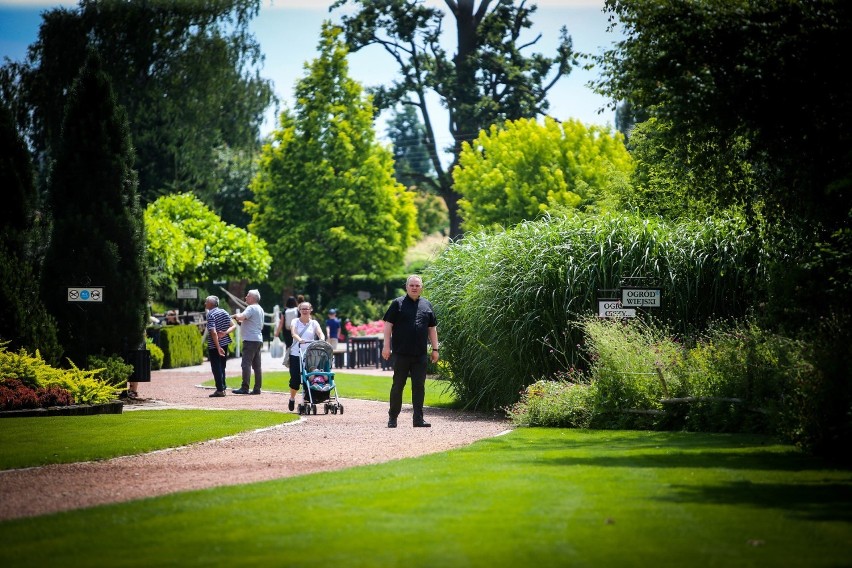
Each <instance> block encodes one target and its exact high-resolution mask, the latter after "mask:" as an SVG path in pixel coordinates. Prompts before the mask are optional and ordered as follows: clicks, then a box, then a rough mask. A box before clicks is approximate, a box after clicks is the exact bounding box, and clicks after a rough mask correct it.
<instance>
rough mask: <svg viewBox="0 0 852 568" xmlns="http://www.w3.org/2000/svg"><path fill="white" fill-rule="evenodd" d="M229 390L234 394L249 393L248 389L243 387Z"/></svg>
mask: <svg viewBox="0 0 852 568" xmlns="http://www.w3.org/2000/svg"><path fill="white" fill-rule="evenodd" d="M231 392H232V393H234V394H248V393H249V391H248V389H243V388H239V389H234V390H232V391H231Z"/></svg>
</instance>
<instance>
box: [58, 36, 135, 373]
mask: <svg viewBox="0 0 852 568" xmlns="http://www.w3.org/2000/svg"><path fill="white" fill-rule="evenodd" d="M133 160H134V154H133V148H132V145H131V140H130V135H129V128H128V123H127V118H126V115H125V113H124V110H123V109H122V108H121V107H120V106H119V105H118V104H117V103H116V100H115V96H114V94H113V91H112V87H111V85H110V81H109V78H108V76H107V75H106V74H105V73H104V72H103V69H102V62H101V58H100V56H99V55H98V54H97V53H96V52H95V51H94V50H90V52H89V55H88V57H87V59H86V63H85V64H84V65H83V67H82V69H81V71H80V74H79V76H78V77H77V80H76V81H75V82H74V86H73V87H72V89H71V92H70V93H69V98H68V104H67V105H66V107H65V119H64V121H63V126H62V135H61V140H60V143H59V148H58V152H57V155H56V162H55V163H54V166H53V169H52V172H51V178H50V187H49V197H48V201H49V207H50V210H51V212H52V215H53V230H52V234H51V242H50V245H49V247H48V250H47V254H46V258H45V266H44V278H43V281H42V297H43V298H44V301H45V304H46V305H47V306H48V307H49V309H50V311H51V313H52V314H54V315H55V316H56V318H57V321H58V326H59V330H60V341H61V342H62V344H63V346H64V347H65V356H66V357H68V358H69V359H71V360H72V361H73V362H74V363H75V364H77V365H78V366H83V365H85V364H86V357H87V356H88V355H92V354H97V353H103V354H105V355H110V354H119V355H122V354H124V353H125V351H126V350H127V349H136V348H139V347H141V346H142V345H143V344H144V330H145V317H146V305H147V301H148V277H147V273H146V268H145V266H146V265H145V262H144V259H145V256H144V255H145V248H144V247H145V237H144V223H143V216H142V210H141V208H140V205H139V198H138V195H137V179H136V172H135V171H134V170H133ZM85 286H91V287H102V288H103V301H101V302H92V301H90V302H85V303H83V302H69V301H68V295H67V288H68V287H85Z"/></svg>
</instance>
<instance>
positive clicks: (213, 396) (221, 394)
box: [210, 391, 225, 398]
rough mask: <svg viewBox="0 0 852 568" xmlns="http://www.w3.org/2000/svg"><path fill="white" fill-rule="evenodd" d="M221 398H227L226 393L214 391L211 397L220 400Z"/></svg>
mask: <svg viewBox="0 0 852 568" xmlns="http://www.w3.org/2000/svg"><path fill="white" fill-rule="evenodd" d="M220 396H225V391H214V392H213V394H211V395H210V398H218V397H220Z"/></svg>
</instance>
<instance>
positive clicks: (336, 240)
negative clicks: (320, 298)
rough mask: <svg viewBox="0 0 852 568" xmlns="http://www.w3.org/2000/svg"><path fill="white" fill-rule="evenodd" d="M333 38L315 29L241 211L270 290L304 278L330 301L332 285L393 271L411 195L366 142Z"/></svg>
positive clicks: (410, 233)
mask: <svg viewBox="0 0 852 568" xmlns="http://www.w3.org/2000/svg"><path fill="white" fill-rule="evenodd" d="M340 35H341V31H340V30H339V29H338V28H334V27H332V26H331V25H329V24H326V25H325V26H324V27H323V31H322V39H321V41H320V45H319V52H320V56H319V57H318V58H317V59H315V60H314V61H313V62H312V63H311V64H310V65H309V66H308V73H307V76H306V77H304V78H303V79H302V80H300V81H299V82H298V84H297V86H296V100H297V103H296V106H295V109H294V110H293V111H289V110H288V111H285V112H284V113H282V114H281V118H280V127H279V128H278V129H277V130H275V131H274V132H273V133H272V135H271V141H270V143H268V144H266V145H265V146H264V148H263V151H262V153H261V158H260V165H259V171H258V175H257V177H256V178H255V179H254V181H253V182H252V191H253V192H254V200H253V202H252V203H250V204H249V212H250V213H251V214H252V222H251V224H250V225H249V230H250V231H252V232H254V233H255V234H256V235H258V236H259V237H261V238H262V239H264V240H265V241H266V242H267V244H268V246H269V251H270V253H271V254H272V256H273V259H274V262H273V266H274V267H275V268H274V270H275V271H276V274H274V275H273V276H274V277H277V279H278V281H279V283H280V284H281V285H282V286H286V285H288V284H292V278H293V277H295V276H306V277H307V278H308V279H309V280H311V281H312V282H313V283H314V284H318V285H321V286H322V287H323V289H324V290H326V291H328V292H329V293H331V294H332V295H333V293H334V290H335V288H336V286H337V284H338V283H339V282H340V279H341V278H342V277H346V276H350V275H356V274H374V275H383V276H387V275H389V274H393V273H394V271H396V270H400V269H401V268H402V263H403V259H404V256H405V252H406V250H407V249H408V247H409V246H410V245H411V244H412V243H413V241H414V238H415V237H416V236H417V235H418V229H417V224H416V215H417V213H416V210H415V207H414V203H413V194H412V193H411V192H409V191H406V190H405V188H404V187H402V185H400V184H399V183H398V182H397V181H396V180H395V179H394V176H393V160H392V156H391V153H390V151H389V150H388V149H386V148H384V147H382V146H381V145H379V144H378V143H377V142H376V139H375V137H376V135H375V131H374V130H373V107H372V104H371V103H370V100H369V98H368V97H367V96H366V95H364V93H363V89H362V88H361V86H360V85H359V84H358V83H357V82H356V81H354V80H352V79H351V78H350V77H349V71H348V65H347V63H346V55H347V52H348V51H347V49H346V46H345V45H344V44H343V42H342V40H341V39H340Z"/></svg>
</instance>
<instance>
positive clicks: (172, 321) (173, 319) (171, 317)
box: [166, 310, 180, 325]
mask: <svg viewBox="0 0 852 568" xmlns="http://www.w3.org/2000/svg"><path fill="white" fill-rule="evenodd" d="M179 323H180V322H179V321H178V319H177V313H175V311H174V310H169V311H167V312H166V325H178V324H179Z"/></svg>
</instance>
